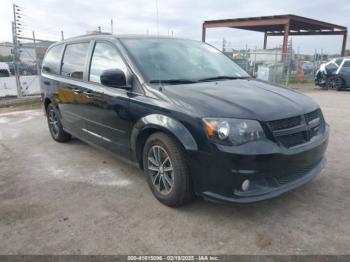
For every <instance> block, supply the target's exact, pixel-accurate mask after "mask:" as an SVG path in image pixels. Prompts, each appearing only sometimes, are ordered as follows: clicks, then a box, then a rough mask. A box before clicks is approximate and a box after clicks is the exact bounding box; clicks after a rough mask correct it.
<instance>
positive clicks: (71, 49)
mask: <svg viewBox="0 0 350 262" xmlns="http://www.w3.org/2000/svg"><path fill="white" fill-rule="evenodd" d="M88 48H89V43H78V44H70V45H67V47H66V51H65V52H64V56H63V65H62V73H61V74H62V75H63V76H69V77H72V78H77V79H83V78H84V66H85V60H86V55H87V52H88Z"/></svg>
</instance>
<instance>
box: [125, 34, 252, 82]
mask: <svg viewBox="0 0 350 262" xmlns="http://www.w3.org/2000/svg"><path fill="white" fill-rule="evenodd" d="M122 43H123V44H124V46H125V47H126V49H127V50H128V51H129V53H130V55H131V57H132V58H133V59H134V61H135V62H136V64H137V65H138V67H139V68H140V70H141V72H142V74H143V76H144V78H145V79H146V81H148V82H150V83H157V82H164V83H166V82H168V83H171V81H173V83H181V82H185V81H193V82H197V81H201V80H209V79H230V78H242V77H243V78H245V77H249V75H248V74H247V73H246V72H245V71H244V70H243V69H241V68H240V67H239V66H238V65H237V64H235V63H234V62H233V61H232V60H231V59H230V58H228V57H227V56H226V55H224V54H223V53H221V52H220V51H218V50H217V49H215V48H213V47H211V46H210V45H207V44H204V43H201V42H197V41H191V40H181V39H167V38H159V39H158V38H145V39H136V38H135V39H134V38H128V39H122ZM176 81H177V82H176Z"/></svg>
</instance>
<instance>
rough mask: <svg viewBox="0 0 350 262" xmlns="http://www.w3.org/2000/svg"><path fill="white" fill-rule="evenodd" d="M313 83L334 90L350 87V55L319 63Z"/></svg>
mask: <svg viewBox="0 0 350 262" xmlns="http://www.w3.org/2000/svg"><path fill="white" fill-rule="evenodd" d="M315 85H318V86H320V87H322V88H327V89H336V90H341V89H344V88H350V57H339V58H334V59H332V60H331V61H329V62H327V63H324V64H321V65H320V68H319V69H318V70H317V72H316V74H315Z"/></svg>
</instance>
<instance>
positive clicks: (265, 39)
mask: <svg viewBox="0 0 350 262" xmlns="http://www.w3.org/2000/svg"><path fill="white" fill-rule="evenodd" d="M266 46H267V32H265V35H264V49H266Z"/></svg>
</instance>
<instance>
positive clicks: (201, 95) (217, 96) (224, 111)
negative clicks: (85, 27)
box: [163, 79, 319, 121]
mask: <svg viewBox="0 0 350 262" xmlns="http://www.w3.org/2000/svg"><path fill="white" fill-rule="evenodd" d="M163 93H164V94H165V95H166V96H167V97H168V99H169V100H170V101H172V102H173V103H174V104H175V105H176V106H177V107H178V108H180V110H182V111H184V112H187V113H189V112H191V114H193V115H194V116H197V117H228V118H229V117H232V118H245V119H256V120H260V121H270V120H276V119H282V118H288V117H291V116H296V115H301V114H305V113H308V112H311V111H313V110H315V109H317V108H318V107H319V106H318V105H317V103H315V102H314V101H313V100H312V99H311V98H309V97H307V96H305V95H303V94H301V93H299V92H297V91H294V90H291V89H287V88H283V87H279V86H276V85H272V84H268V83H265V82H262V81H258V80H255V79H237V80H227V81H218V82H214V81H213V82H201V83H196V84H183V85H167V86H164V87H163Z"/></svg>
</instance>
